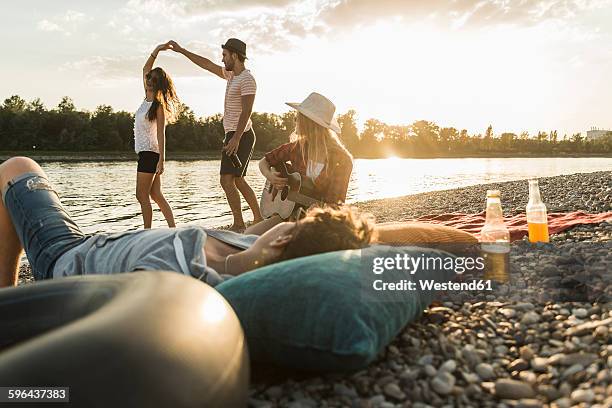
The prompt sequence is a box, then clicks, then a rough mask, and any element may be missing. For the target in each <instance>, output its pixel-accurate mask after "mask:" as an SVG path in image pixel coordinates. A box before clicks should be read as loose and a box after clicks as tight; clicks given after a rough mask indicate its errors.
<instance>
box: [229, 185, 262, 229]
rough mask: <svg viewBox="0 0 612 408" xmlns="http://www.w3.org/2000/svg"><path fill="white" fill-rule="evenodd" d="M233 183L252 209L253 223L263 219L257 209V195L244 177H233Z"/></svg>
mask: <svg viewBox="0 0 612 408" xmlns="http://www.w3.org/2000/svg"><path fill="white" fill-rule="evenodd" d="M234 183H235V184H236V188H238V191H240V193H241V194H242V196H243V197H244V199H245V201H246V202H247V204H248V205H249V207H251V211H253V224H257V223H258V222H261V221H263V217H262V216H261V211H260V210H259V202H258V201H257V196H256V195H255V192H254V191H253V189H252V188H251V186H249V184H248V183H247V182H246V180H245V179H244V177H236V178H235V179H234Z"/></svg>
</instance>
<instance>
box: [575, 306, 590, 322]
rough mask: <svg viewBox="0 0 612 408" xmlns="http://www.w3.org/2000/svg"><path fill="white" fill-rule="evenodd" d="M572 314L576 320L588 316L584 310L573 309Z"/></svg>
mask: <svg viewBox="0 0 612 408" xmlns="http://www.w3.org/2000/svg"><path fill="white" fill-rule="evenodd" d="M572 314H573V315H574V316H576V317H577V318H578V319H584V318H585V317H587V316H588V315H589V312H588V311H587V310H586V309H585V308H582V307H581V308H579V309H573V310H572Z"/></svg>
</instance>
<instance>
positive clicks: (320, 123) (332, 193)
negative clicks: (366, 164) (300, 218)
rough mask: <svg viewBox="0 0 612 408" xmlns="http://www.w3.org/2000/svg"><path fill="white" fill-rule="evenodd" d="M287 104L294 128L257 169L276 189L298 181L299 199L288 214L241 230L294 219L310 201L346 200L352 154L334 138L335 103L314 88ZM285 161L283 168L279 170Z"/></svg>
mask: <svg viewBox="0 0 612 408" xmlns="http://www.w3.org/2000/svg"><path fill="white" fill-rule="evenodd" d="M287 105H289V106H291V107H292V108H294V109H295V110H297V111H298V114H297V119H296V129H295V132H294V134H292V135H291V138H290V142H289V143H285V144H283V145H281V146H279V147H277V148H276V149H274V150H272V151H270V152H268V153H266V155H265V157H264V158H263V159H261V161H260V162H259V169H260V170H261V172H262V174H263V175H264V177H265V178H266V179H267V181H268V183H267V185H268V186H272V187H273V188H275V189H276V190H277V191H278V192H282V191H283V190H284V189H285V191H286V187H287V186H288V185H289V187H290V190H291V191H293V190H294V184H295V183H298V184H301V186H302V190H301V191H298V194H299V195H301V196H302V198H303V199H302V200H300V199H296V200H295V201H296V203H297V204H296V205H295V211H292V212H291V214H290V215H289V217H287V214H282V216H281V215H279V214H275V215H272V216H271V217H269V218H267V219H265V220H264V221H262V222H260V223H258V224H256V225H253V226H251V227H249V228H247V230H246V231H245V233H249V234H261V233H263V232H265V231H267V230H268V229H270V228H271V227H273V226H274V225H276V224H278V223H280V222H282V221H283V220H285V219H295V218H297V214H298V212H299V209H300V208H304V207H308V206H309V204H311V203H312V202H320V203H327V204H337V203H343V202H344V201H345V200H346V193H347V190H348V183H349V180H350V177H351V172H352V171H353V157H352V156H351V154H350V153H349V152H348V150H347V149H346V148H345V147H344V145H343V144H342V142H341V141H340V139H338V136H337V135H338V134H339V133H340V126H339V125H338V122H337V121H336V118H335V117H334V113H335V111H336V107H335V106H334V104H333V103H332V102H331V101H330V100H329V99H327V98H326V97H324V96H323V95H320V94H318V93H315V92H313V93H311V94H310V95H309V96H308V97H307V98H306V99H305V100H304V101H303V102H301V103H287ZM288 162H289V163H290V164H289V165H288V166H287V171H286V172H284V171H282V172H281V171H279V170H281V169H282V168H283V167H284V166H285V165H286V164H287V163H288ZM283 173H285V174H283ZM296 180H298V181H296ZM304 186H308V187H307V188H305V187H304ZM298 190H299V189H298ZM267 195H268V194H266V192H265V191H264V194H263V197H262V206H264V207H265V206H266V205H267V203H266V201H265V199H266V198H267ZM272 195H275V194H274V193H273V194H272ZM289 199H292V197H291V196H290V197H289Z"/></svg>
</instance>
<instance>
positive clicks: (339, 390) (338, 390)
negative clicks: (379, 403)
mask: <svg viewBox="0 0 612 408" xmlns="http://www.w3.org/2000/svg"><path fill="white" fill-rule="evenodd" d="M334 393H335V394H336V395H339V396H344V397H348V398H357V397H358V396H359V395H357V391H355V389H353V388H349V387H347V386H346V385H344V384H334Z"/></svg>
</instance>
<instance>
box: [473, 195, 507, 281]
mask: <svg viewBox="0 0 612 408" xmlns="http://www.w3.org/2000/svg"><path fill="white" fill-rule="evenodd" d="M480 248H481V250H482V255H483V258H484V261H485V262H484V263H485V275H484V277H485V279H491V280H495V281H498V282H507V281H508V280H509V273H508V271H509V268H510V231H509V230H508V228H507V227H506V224H504V215H503V212H502V206H501V199H500V192H499V190H487V212H486V219H485V224H484V226H483V227H482V230H481V231H480Z"/></svg>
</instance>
